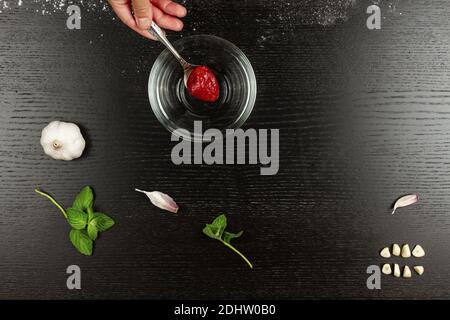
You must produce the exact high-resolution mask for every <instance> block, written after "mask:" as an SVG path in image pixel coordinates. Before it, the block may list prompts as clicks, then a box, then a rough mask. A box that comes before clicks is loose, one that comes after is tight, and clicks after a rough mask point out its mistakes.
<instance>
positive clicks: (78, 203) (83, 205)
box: [72, 186, 94, 211]
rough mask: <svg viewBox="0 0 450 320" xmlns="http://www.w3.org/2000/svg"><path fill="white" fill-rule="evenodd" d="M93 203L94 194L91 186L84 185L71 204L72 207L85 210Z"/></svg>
mask: <svg viewBox="0 0 450 320" xmlns="http://www.w3.org/2000/svg"><path fill="white" fill-rule="evenodd" d="M93 205H94V194H93V192H92V189H91V187H89V186H86V187H84V188H83V189H82V190H81V192H80V193H79V194H78V195H77V197H76V198H75V201H74V202H73V204H72V208H75V209H78V210H81V211H87V210H88V209H89V208H92V206H93Z"/></svg>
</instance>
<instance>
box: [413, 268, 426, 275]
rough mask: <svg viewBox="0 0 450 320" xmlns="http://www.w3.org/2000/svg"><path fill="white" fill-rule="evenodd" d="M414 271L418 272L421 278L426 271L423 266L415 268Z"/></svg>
mask: <svg viewBox="0 0 450 320" xmlns="http://www.w3.org/2000/svg"><path fill="white" fill-rule="evenodd" d="M414 270H415V271H416V272H417V274H418V275H419V276H421V275H422V274H423V272H424V271H425V269H424V268H423V267H422V266H415V267H414Z"/></svg>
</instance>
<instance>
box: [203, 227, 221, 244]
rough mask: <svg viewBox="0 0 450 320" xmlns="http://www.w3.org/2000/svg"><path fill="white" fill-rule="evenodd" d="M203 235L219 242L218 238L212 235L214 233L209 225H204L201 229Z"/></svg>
mask: <svg viewBox="0 0 450 320" xmlns="http://www.w3.org/2000/svg"><path fill="white" fill-rule="evenodd" d="M203 233H204V234H206V235H207V236H208V237H210V238H213V239H217V240H220V238H218V237H217V236H216V234H215V233H214V231H213V230H212V228H211V225H210V224H206V226H205V227H204V228H203Z"/></svg>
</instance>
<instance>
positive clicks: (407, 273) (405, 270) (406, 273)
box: [403, 266, 411, 278]
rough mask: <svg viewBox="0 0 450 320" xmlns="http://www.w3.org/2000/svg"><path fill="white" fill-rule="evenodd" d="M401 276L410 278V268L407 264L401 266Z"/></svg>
mask: <svg viewBox="0 0 450 320" xmlns="http://www.w3.org/2000/svg"><path fill="white" fill-rule="evenodd" d="M403 278H411V269H410V268H409V267H408V266H405V267H404V268H403Z"/></svg>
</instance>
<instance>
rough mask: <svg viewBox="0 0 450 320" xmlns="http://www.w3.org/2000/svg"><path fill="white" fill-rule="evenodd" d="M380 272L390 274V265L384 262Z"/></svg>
mask: <svg viewBox="0 0 450 320" xmlns="http://www.w3.org/2000/svg"><path fill="white" fill-rule="evenodd" d="M381 272H383V273H384V274H391V273H392V269H391V265H390V264H387V263H386V264H384V265H383V267H382V268H381Z"/></svg>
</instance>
